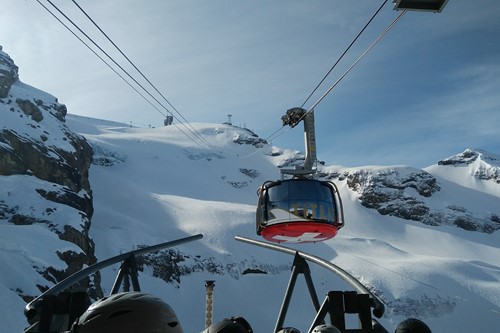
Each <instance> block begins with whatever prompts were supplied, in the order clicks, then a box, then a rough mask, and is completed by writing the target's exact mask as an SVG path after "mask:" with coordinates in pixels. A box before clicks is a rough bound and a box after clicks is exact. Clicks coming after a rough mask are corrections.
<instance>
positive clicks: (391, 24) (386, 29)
mask: <svg viewBox="0 0 500 333" xmlns="http://www.w3.org/2000/svg"><path fill="white" fill-rule="evenodd" d="M384 4H385V2H384ZM382 6H383V4H382ZM379 11H380V8H379V10H377V12H376V13H378V12H379ZM405 13H406V11H402V12H401V13H400V14H399V15H398V16H397V17H396V18H395V19H394V20H393V21H392V22H391V23H390V24H389V25H388V26H387V27H386V28H385V30H384V31H383V32H382V33H381V34H380V35H379V36H378V37H377V38H376V39H375V40H374V41H373V43H372V44H371V45H370V46H369V47H368V48H367V49H366V50H365V51H364V52H363V53H362V54H361V55H360V56H359V57H358V58H357V59H356V61H355V62H354V63H353V64H352V65H351V66H350V67H349V68H348V69H347V70H346V71H345V72H344V73H343V74H342V75H341V76H340V77H339V79H337V81H335V83H334V84H333V85H331V86H330V87H329V88H328V89H327V90H326V92H325V93H324V94H323V95H322V96H321V97H320V98H319V99H318V100H317V101H316V102H315V103H314V104H313V105H312V106H311V107H309V108H307V112H306V113H305V114H304V115H303V116H302V117H301V119H300V120H302V118H303V117H304V116H305V115H306V114H307V113H309V112H312V111H313V110H314V108H315V107H316V106H318V104H319V103H320V102H321V101H322V100H323V99H324V98H325V97H326V96H327V95H328V94H329V93H330V92H331V91H332V90H333V88H335V87H336V86H337V85H338V84H339V82H340V81H341V80H342V79H343V78H344V77H345V76H346V75H347V74H348V73H349V72H350V71H351V70H352V69H353V68H354V67H355V66H356V65H357V64H358V63H359V62H360V61H361V59H363V58H364V56H365V55H366V54H367V53H368V52H369V51H370V50H371V49H372V48H373V47H374V46H375V45H376V44H377V43H378V42H379V41H380V39H382V37H384V35H385V34H386V33H387V32H388V31H389V30H390V29H391V28H392V27H393V26H394V25H395V24H396V23H397V22H398V21H399V20H400V19H401V17H402V16H403V15H404V14H405ZM372 19H373V17H372ZM372 19H370V22H371V20H372ZM364 29H365V28H363V30H364ZM358 37H359V35H358V36H357V37H356V39H357V38H358ZM351 45H352V43H351ZM351 45H349V47H348V49H349V48H350V47H351ZM344 54H345V52H344V53H343V54H342V56H341V57H343V56H344ZM339 60H340V59H339ZM337 63H338V61H337V62H336V63H335V65H336V64H337ZM335 65H334V66H333V67H335ZM333 67H332V69H333ZM330 72H331V70H330V71H329V72H328V74H329V73H330ZM328 74H327V76H328ZM325 78H326V76H325V77H324V78H323V79H322V80H321V82H323V81H324V80H325ZM320 84H321V83H320ZM318 86H319V85H318ZM318 86H317V87H316V88H315V90H317V88H318ZM313 93H314V91H313ZM311 95H312V93H311V94H310V95H309V97H308V98H307V99H306V101H307V100H309V99H310V97H311ZM304 104H305V102H304ZM304 104H302V106H304ZM300 120H299V121H300ZM283 128H284V125H283V126H282V127H281V128H279V129H278V130H276V131H275V132H274V133H273V134H272V135H271V136H269V137H268V138H266V140H274V139H276V138H278V137H279V136H281V135H282V134H283V133H284V132H282V133H280V134H279V135H276V134H277V133H279V132H280V131H282V130H283ZM288 130H290V128H288ZM273 135H276V136H275V137H272V136H273Z"/></svg>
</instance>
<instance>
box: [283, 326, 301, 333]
mask: <svg viewBox="0 0 500 333" xmlns="http://www.w3.org/2000/svg"><path fill="white" fill-rule="evenodd" d="M278 333H300V331H299V330H298V329H296V328H295V327H283V328H282V329H280V330H279V331H278Z"/></svg>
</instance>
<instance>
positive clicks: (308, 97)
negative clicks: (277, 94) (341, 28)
mask: <svg viewBox="0 0 500 333" xmlns="http://www.w3.org/2000/svg"><path fill="white" fill-rule="evenodd" d="M387 1H388V0H385V1H384V2H383V3H382V4H381V5H380V7H379V8H378V9H377V11H375V13H374V14H373V15H372V17H371V18H370V19H369V20H368V22H366V24H365V26H364V27H363V29H361V31H360V32H359V33H358V34H357V36H356V37H355V38H354V39H353V40H352V42H351V44H349V46H348V47H347V48H346V49H345V50H344V52H343V53H342V54H341V55H340V57H339V58H338V59H337V61H336V62H335V63H334V64H333V66H332V67H331V68H330V70H329V71H328V72H327V73H326V74H325V76H323V78H322V79H321V81H319V83H318V85H317V86H316V87H315V88H314V89H313V91H312V92H311V93H310V94H309V96H307V98H306V100H305V101H304V103H302V105H301V106H300V107H301V108H303V107H304V105H305V104H306V103H307V101H308V100H309V99H310V98H311V96H312V95H313V94H314V93H315V92H316V90H318V88H319V87H320V86H321V84H323V82H324V81H325V80H326V78H327V77H328V76H329V75H330V73H331V72H332V71H333V69H334V68H335V67H337V64H338V63H339V62H340V61H341V60H342V58H343V57H344V55H345V54H346V53H347V52H348V51H349V50H350V49H351V47H352V46H353V45H354V43H356V41H357V40H358V38H359V37H360V36H361V35H362V34H363V32H364V31H365V30H366V28H367V27H368V25H370V23H371V22H372V21H373V19H374V18H375V16H377V14H378V13H379V12H380V10H381V9H382V7H384V5H385V4H386V3H387Z"/></svg>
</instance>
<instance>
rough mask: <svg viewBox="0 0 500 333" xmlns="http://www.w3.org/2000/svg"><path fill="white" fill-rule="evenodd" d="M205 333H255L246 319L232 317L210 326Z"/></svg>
mask: <svg viewBox="0 0 500 333" xmlns="http://www.w3.org/2000/svg"><path fill="white" fill-rule="evenodd" d="M203 333H253V329H252V327H251V326H250V324H249V323H248V321H247V320H246V319H245V318H243V317H230V318H225V319H223V320H221V321H219V322H217V323H214V324H212V325H210V326H208V327H207V328H206V329H205V330H204V331H203Z"/></svg>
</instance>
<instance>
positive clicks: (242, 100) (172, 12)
mask: <svg viewBox="0 0 500 333" xmlns="http://www.w3.org/2000/svg"><path fill="white" fill-rule="evenodd" d="M40 1H41V2H42V3H44V4H45V5H47V6H48V7H49V8H52V7H50V4H48V3H47V2H46V1H45V0H43V1H42V0H40ZM382 2H383V1H374V0H357V1H348V0H343V1H341V0H328V1H327V0H316V1H299V0H297V1H294V0H288V1H284V0H277V1H263V0H262V1H258V0H257V1H230V0H213V1H202V0H187V1H163V0H161V1H160V0H157V1H153V0H148V1H137V0H123V1H120V2H117V1H110V0H108V1H103V0H100V1H97V0H87V1H81V0H80V1H78V3H79V4H80V5H81V6H82V8H83V9H84V10H85V11H86V12H87V13H88V14H89V15H90V16H91V17H92V18H93V19H94V20H95V21H96V22H97V23H98V24H99V25H100V27H101V28H102V29H103V30H104V31H105V32H106V33H107V34H108V35H109V36H110V37H111V38H112V39H113V41H114V42H115V43H116V44H117V45H118V46H119V47H120V48H121V49H122V50H123V51H124V52H125V53H126V54H127V56H128V57H129V58H130V59H131V60H132V61H133V62H134V63H135V64H136V65H137V66H138V67H139V68H140V69H141V70H142V71H143V73H144V74H145V75H146V76H147V77H148V78H149V79H150V80H151V81H152V82H153V83H154V84H155V85H156V87H157V88H158V89H159V90H160V91H161V92H162V93H163V94H164V96H166V97H167V98H168V100H169V101H170V102H171V103H172V104H173V105H174V106H175V108H176V109H177V110H178V111H179V112H180V113H181V114H182V115H183V117H185V118H186V119H187V120H188V121H190V122H213V123H219V122H224V121H226V120H227V114H232V122H233V124H235V125H241V126H246V127H248V128H249V129H252V130H254V131H255V132H256V133H257V134H258V135H259V136H261V137H264V138H267V137H269V136H270V135H271V134H273V133H274V132H275V131H276V130H278V129H280V128H281V116H282V115H283V114H284V113H285V112H286V110H287V109H289V108H292V107H295V106H300V105H302V103H303V102H304V101H305V100H306V98H307V96H308V95H309V94H310V93H311V92H312V90H313V89H314V87H315V86H316V85H317V84H318V83H319V81H320V80H321V79H322V78H323V76H324V75H325V74H326V72H327V71H328V70H329V69H330V67H331V66H332V65H333V64H334V62H335V61H336V60H337V59H338V57H339V56H340V55H341V54H342V52H343V51H344V50H345V49H346V47H347V46H348V45H349V43H350V42H351V41H352V40H353V38H354V37H355V36H356V34H357V33H358V32H359V31H360V30H361V28H362V27H363V25H364V24H365V23H366V22H367V20H368V19H369V17H370V16H371V15H372V14H373V13H374V12H375V10H376V9H377V8H378V7H379V6H380V5H381V4H382ZM53 3H54V4H55V5H57V6H58V7H59V8H60V9H61V10H63V11H64V12H65V13H66V14H67V15H68V16H70V17H71V18H72V19H73V20H74V21H75V23H78V24H79V26H80V27H81V28H82V29H83V30H84V31H85V32H86V33H87V34H88V35H90V36H91V37H92V38H94V39H95V41H96V42H98V43H99V45H101V47H102V48H103V49H105V50H107V51H108V52H109V54H110V55H112V56H113V57H114V58H115V59H116V60H117V61H118V62H119V63H120V64H122V66H123V67H124V68H126V69H127V70H128V71H130V73H131V74H134V76H136V77H137V78H138V79H139V75H136V73H135V72H134V71H133V69H132V68H131V66H130V65H128V64H127V63H126V61H125V60H123V58H121V56H120V55H119V54H118V53H117V52H116V51H115V50H114V49H113V48H112V46H111V45H110V44H109V43H107V42H106V40H105V39H104V38H102V36H100V34H99V32H98V31H97V30H96V29H95V28H94V27H93V26H92V25H91V23H90V22H89V21H88V20H87V19H86V18H85V17H84V16H83V15H82V13H81V12H80V11H79V10H78V9H77V7H76V6H75V5H74V4H73V3H72V2H71V1H67V0H64V1H63V0H53ZM2 5H3V6H2V7H3V10H2V11H0V24H1V29H0V45H2V46H3V50H4V51H5V52H7V53H8V54H9V55H10V56H11V57H12V58H13V60H14V61H15V63H16V64H17V65H18V66H19V67H20V79H21V81H23V82H25V83H27V84H30V85H33V86H35V87H37V88H39V89H42V90H44V91H47V92H49V93H51V94H52V95H54V96H56V97H58V98H59V101H60V102H62V103H64V104H66V105H67V107H68V111H69V112H70V113H73V114H79V115H86V116H90V117H97V118H102V119H109V120H116V121H122V122H126V123H130V122H132V123H133V124H135V125H138V126H148V125H152V126H162V124H163V116H162V115H161V114H160V113H159V112H158V111H157V110H155V109H154V108H153V107H152V106H151V105H149V104H148V103H147V102H145V101H144V100H143V99H142V98H141V97H140V96H139V95H137V94H136V93H135V92H134V91H133V90H131V89H130V87H128V86H127V85H126V84H125V83H124V82H123V81H122V80H121V79H120V78H118V77H117V76H116V74H115V73H113V72H112V71H111V70H110V69H109V68H108V67H106V65H104V64H103V63H102V62H101V61H100V60H99V59H98V58H97V57H96V56H95V55H94V54H92V53H91V52H90V51H89V50H88V49H87V48H86V47H85V46H84V45H83V44H81V43H80V42H79V41H78V40H77V39H76V38H75V37H74V36H72V35H71V34H70V33H69V32H68V31H67V30H66V29H65V28H64V27H63V26H62V25H61V24H60V23H58V22H57V21H56V20H55V19H54V18H53V17H52V16H50V14H48V13H47V12H46V10H45V9H43V8H42V7H41V6H40V5H39V3H38V2H36V1H34V0H30V1H19V0H3V1H2ZM398 14H399V12H397V11H394V10H393V9H392V3H391V1H389V2H388V3H387V4H386V5H385V6H384V8H383V9H382V11H381V12H380V13H379V15H378V16H377V17H376V18H375V20H374V21H373V22H372V23H371V25H370V26H369V27H368V29H367V30H366V31H365V33H364V34H363V35H362V36H361V37H360V39H359V40H358V41H357V43H356V44H354V46H353V47H352V49H351V50H350V52H349V53H348V54H347V55H346V56H345V57H344V59H343V60H342V61H341V62H340V63H339V65H338V66H337V67H336V68H335V70H334V71H333V72H332V73H331V75H330V76H329V77H328V79H327V80H326V81H325V83H324V84H323V85H322V86H321V87H320V88H319V89H318V91H317V93H316V94H315V95H313V97H312V98H311V99H310V100H309V102H308V103H306V104H305V107H306V108H309V107H310V106H311V105H312V104H313V103H314V102H316V101H317V100H318V99H319V97H320V96H321V95H322V94H323V93H324V92H325V91H326V90H327V89H328V88H329V87H330V85H332V84H333V83H334V82H335V81H336V80H337V79H338V78H339V77H340V76H341V75H342V74H343V73H344V71H345V70H346V69H347V68H348V67H349V66H351V65H352V64H353V63H354V61H355V60H356V59H357V58H358V57H359V56H360V55H361V53H362V52H363V51H364V50H365V49H366V48H367V47H368V46H369V45H370V44H371V43H372V42H373V41H374V40H375V39H376V38H377V36H378V35H379V34H380V33H381V32H382V31H383V30H384V29H385V28H386V27H387V26H388V25H389V24H390V23H391V22H392V21H393V20H394V19H395V18H396V17H397V15H398ZM499 17H500V3H499V2H498V1H497V0H477V1H469V0H449V2H448V5H447V6H446V8H445V9H444V10H443V12H442V13H439V14H435V13H422V12H408V13H406V14H405V15H404V16H403V17H402V18H401V20H400V21H399V22H398V23H396V25H395V26H394V27H393V28H392V29H391V30H390V31H389V32H388V33H387V34H386V35H385V36H384V37H383V38H382V40H381V41H380V42H379V43H378V44H377V45H375V47H374V48H373V49H372V50H370V51H369V52H368V54H367V55H366V56H365V57H364V58H363V59H362V60H361V61H360V62H359V63H358V65H356V66H355V67H354V68H353V70H352V71H351V72H350V73H349V74H348V75H347V76H346V77H345V78H344V79H343V80H342V81H341V82H340V83H339V84H338V85H337V86H336V87H335V88H334V89H333V90H332V91H331V93H330V94H329V95H328V96H327V97H326V98H325V99H324V100H323V101H322V102H321V103H319V104H318V106H317V107H316V108H315V118H316V136H317V148H318V159H320V160H324V161H326V162H327V163H328V164H339V165H344V166H362V165H373V164H375V165H393V164H405V165H411V166H415V167H426V166H428V165H431V164H435V163H436V162H437V161H438V160H439V159H442V158H445V157H448V156H450V155H454V154H457V153H460V152H462V151H463V150H464V149H466V148H482V149H485V150H487V151H489V152H491V153H496V154H499V153H500V131H499V128H498V127H499V124H500V20H499ZM108 62H109V61H108ZM141 82H143V81H141ZM151 91H152V89H151ZM162 112H165V111H164V110H162ZM280 134H281V135H280V136H279V137H278V138H276V139H275V140H273V141H272V143H273V144H274V145H277V146H280V147H285V148H292V149H298V150H304V143H303V133H302V127H301V126H299V127H296V128H294V129H286V130H284V131H282V132H280Z"/></svg>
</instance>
